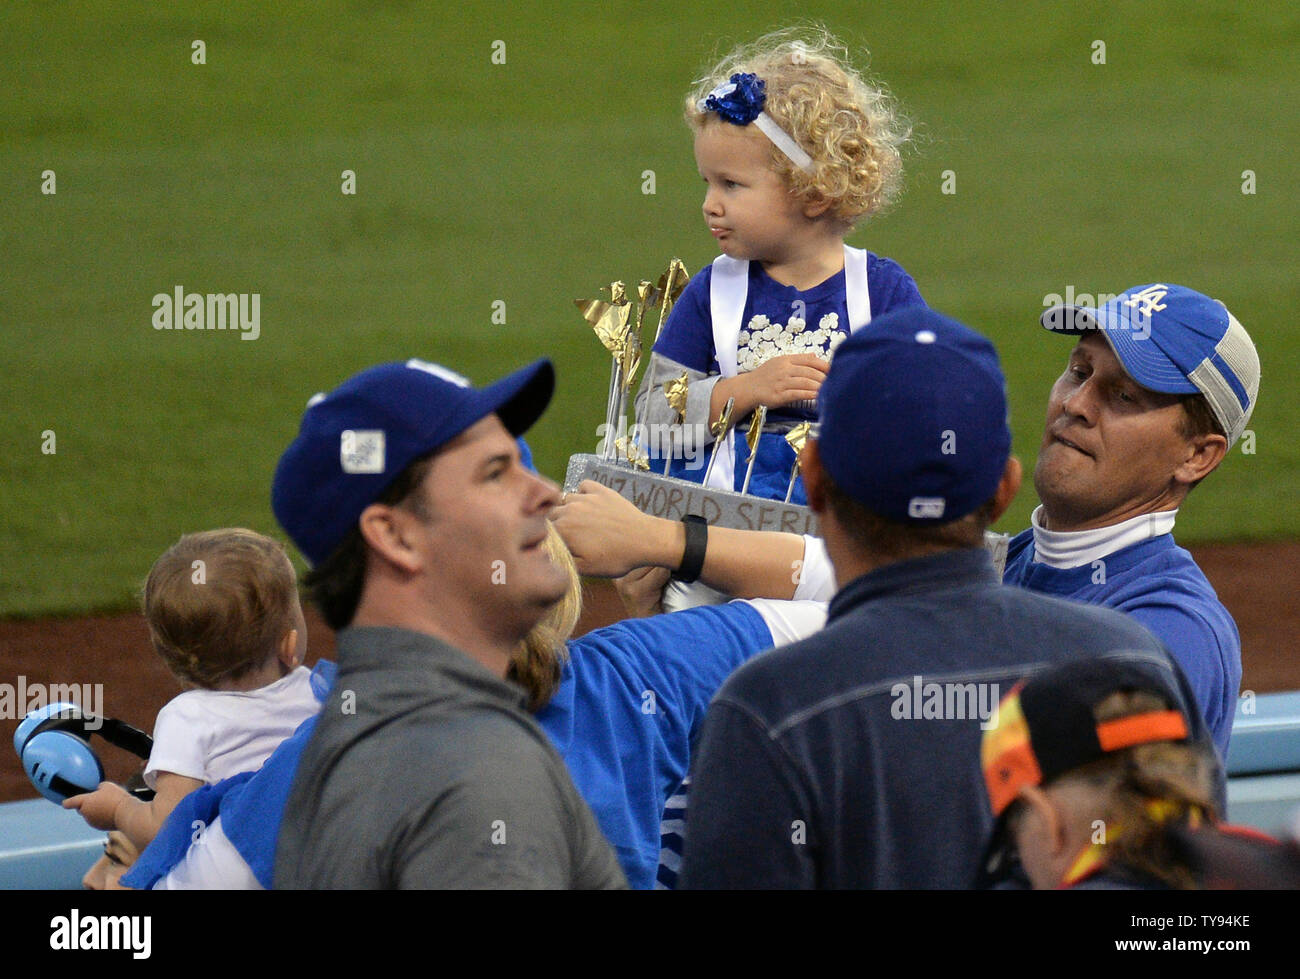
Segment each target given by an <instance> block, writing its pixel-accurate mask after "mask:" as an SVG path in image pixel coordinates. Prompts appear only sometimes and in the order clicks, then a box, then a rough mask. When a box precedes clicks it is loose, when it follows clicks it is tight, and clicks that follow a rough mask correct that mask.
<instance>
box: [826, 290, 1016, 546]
mask: <svg viewBox="0 0 1300 979" xmlns="http://www.w3.org/2000/svg"><path fill="white" fill-rule="evenodd" d="M818 411H819V414H820V417H821V431H820V435H819V436H818V442H817V445H818V450H819V452H820V455H821V459H822V463H823V465H824V466H825V469H826V471H827V473H829V474H830V476H831V478H832V479H833V480H834V481H835V484H836V485H837V486H838V487H839V488H840V489H841V490H842V491H843V492H844V493H845V494H846V495H848V496H849V497H850V498H851V499H853V500H856V501H857V502H859V503H861V504H862V505H863V506H865V507H866V508H867V509H868V510H871V511H872V512H873V513H876V514H878V515H879V516H882V517H885V518H887V519H890V520H895V521H898V522H900V523H911V524H922V525H924V524H941V523H947V522H949V521H952V520H958V519H960V518H962V517H964V516H966V514H968V513H971V512H972V511H974V510H976V509H977V508H979V507H980V506H981V505H983V504H984V503H985V502H987V501H988V500H989V499H991V498H992V497H993V494H994V492H995V491H996V490H997V487H998V483H999V482H1000V481H1001V479H1002V473H1003V470H1004V469H1005V467H1006V462H1007V457H1008V456H1009V455H1010V454H1011V428H1010V426H1009V425H1008V424H1007V396H1006V379H1005V378H1004V377H1003V375H1002V368H1001V366H1000V365H999V363H998V355H997V351H996V350H994V348H993V344H992V343H990V342H989V341H988V340H987V339H985V338H984V337H982V336H980V335H979V334H978V333H976V332H975V331H974V330H972V329H970V328H969V327H967V326H964V325H962V324H961V323H959V322H957V321H956V320H954V319H952V318H950V317H948V316H944V315H943V314H941V313H936V312H935V311H934V310H931V309H928V308H926V307H925V306H906V307H903V308H902V309H898V310H894V311H893V312H890V313H886V314H885V315H884V316H881V317H878V318H876V319H873V320H872V321H871V322H870V323H869V324H868V325H867V326H866V327H864V328H863V329H861V330H859V331H858V332H857V333H854V334H853V335H852V336H851V337H850V338H849V339H848V340H846V341H845V342H844V343H842V344H840V346H839V347H838V348H837V349H836V351H835V357H834V359H833V360H832V361H831V367H830V371H829V373H828V374H827V375H826V380H825V381H824V382H823V383H822V386H821V390H820V392H819V393H818Z"/></svg>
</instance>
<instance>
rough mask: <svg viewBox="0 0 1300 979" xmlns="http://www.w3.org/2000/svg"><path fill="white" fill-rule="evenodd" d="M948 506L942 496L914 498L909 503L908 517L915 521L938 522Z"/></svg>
mask: <svg viewBox="0 0 1300 979" xmlns="http://www.w3.org/2000/svg"><path fill="white" fill-rule="evenodd" d="M946 505H947V503H946V501H945V500H944V498H943V497H942V496H914V497H912V498H911V499H910V500H908V501H907V515H908V516H909V517H911V518H912V519H913V520H937V519H938V518H939V517H942V516H943V511H944V507H945V506H946Z"/></svg>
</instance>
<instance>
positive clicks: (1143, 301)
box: [1124, 282, 1169, 317]
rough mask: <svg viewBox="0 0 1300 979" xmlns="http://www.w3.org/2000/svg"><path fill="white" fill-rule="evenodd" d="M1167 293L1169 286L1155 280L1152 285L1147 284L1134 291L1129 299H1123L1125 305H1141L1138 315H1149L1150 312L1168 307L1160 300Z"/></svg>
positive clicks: (1156, 311)
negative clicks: (1138, 290)
mask: <svg viewBox="0 0 1300 979" xmlns="http://www.w3.org/2000/svg"><path fill="white" fill-rule="evenodd" d="M1167 295H1169V287H1168V286H1167V285H1162V284H1161V283H1159V282H1157V283H1156V284H1155V285H1153V286H1147V287H1146V288H1145V289H1143V290H1142V291H1141V292H1135V293H1134V294H1133V296H1132V297H1131V298H1129V299H1125V300H1124V305H1125V306H1141V309H1139V310H1138V311H1137V312H1138V316H1143V317H1146V316H1150V315H1151V314H1152V313H1158V312H1160V311H1161V310H1163V309H1167V308H1168V307H1167V306H1166V305H1164V304H1163V303H1162V302H1161V300H1163V299H1164V298H1165V296H1167Z"/></svg>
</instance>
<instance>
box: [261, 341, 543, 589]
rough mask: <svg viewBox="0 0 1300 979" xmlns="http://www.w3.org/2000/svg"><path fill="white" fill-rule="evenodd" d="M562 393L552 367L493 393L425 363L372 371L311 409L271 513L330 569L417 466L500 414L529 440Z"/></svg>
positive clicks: (520, 375)
mask: <svg viewBox="0 0 1300 979" xmlns="http://www.w3.org/2000/svg"><path fill="white" fill-rule="evenodd" d="M554 390H555V369H554V368H553V367H552V366H551V362H550V361H549V360H539V361H537V362H536V363H533V364H530V365H529V366H527V367H524V368H521V369H520V370H517V371H515V372H514V373H513V374H510V375H509V376H508V377H504V378H502V379H501V380H499V381H497V382H496V383H494V384H491V385H489V386H488V387H485V388H475V387H473V386H472V385H471V384H470V382H469V381H468V380H466V379H465V378H464V377H462V376H461V375H460V374H457V373H456V372H455V371H451V370H448V369H447V368H446V367H443V366H441V365H440V364H433V363H430V362H428V361H425V360H418V359H415V358H412V359H411V360H407V361H394V362H392V363H387V364H380V365H378V366H377V367H371V368H369V369H368V370H364V371H362V372H361V373H359V374H355V375H353V376H352V377H350V378H349V379H348V380H346V381H344V382H343V383H342V384H341V385H339V386H338V387H337V388H335V389H334V390H333V391H331V392H329V393H328V394H317V395H316V396H314V397H313V398H312V399H311V400H310V401H309V402H307V411H306V413H305V414H304V415H303V417H302V425H301V426H300V428H299V430H298V436H297V438H295V439H294V440H293V442H292V443H291V444H290V445H289V447H288V448H287V449H286V450H285V451H284V455H282V456H281V457H280V462H279V465H278V466H276V470H275V479H274V480H273V481H272V484H271V509H272V510H274V511H275V516H276V519H277V520H279V521H280V525H281V526H282V527H283V528H284V529H285V531H286V532H287V533H288V534H289V536H290V537H291V538H292V539H293V542H294V543H295V544H297V545H298V549H299V550H300V551H302V553H303V554H304V555H305V556H306V557H307V559H308V560H309V561H311V562H312V564H320V563H321V562H322V561H324V560H325V559H326V558H328V557H329V556H330V555H331V554H332V553H333V552H334V550H335V549H336V548H337V547H338V546H339V545H340V544H342V543H343V541H344V540H345V539H346V538H347V535H348V533H349V531H351V530H352V528H353V527H355V526H356V525H357V521H358V520H359V519H360V517H361V512H362V511H363V510H364V509H365V508H366V507H368V506H369V505H370V504H371V503H373V502H374V501H375V500H377V499H378V498H379V497H380V496H381V495H382V494H383V492H384V490H386V489H388V487H389V486H391V485H392V483H393V481H394V480H396V479H397V477H398V475H400V474H401V472H402V470H404V469H405V468H406V467H407V466H409V465H410V464H411V463H412V462H413V461H415V460H416V459H418V458H419V457H420V456H423V455H427V454H428V453H430V452H433V451H434V450H435V449H438V448H441V447H442V446H443V445H445V444H446V443H448V442H450V441H451V440H452V439H454V438H455V437H456V436H457V435H460V434H461V432H463V431H465V430H466V429H467V428H469V427H470V426H471V425H473V424H474V423H475V422H477V421H479V420H480V419H482V418H486V417H487V416H488V415H490V414H493V413H495V414H496V415H497V416H498V417H499V418H500V419H501V423H502V424H503V425H504V426H505V428H506V430H507V431H509V432H510V434H511V435H515V436H518V435H521V434H523V433H524V432H525V431H527V430H528V429H529V428H530V427H531V426H532V424H533V423H534V422H535V421H537V419H538V418H540V417H541V416H542V412H543V411H545V410H546V406H547V404H549V403H550V400H551V394H552V393H553V392H554Z"/></svg>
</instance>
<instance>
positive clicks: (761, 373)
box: [736, 354, 830, 417]
mask: <svg viewBox="0 0 1300 979" xmlns="http://www.w3.org/2000/svg"><path fill="white" fill-rule="evenodd" d="M829 366H830V365H828V364H827V363H826V361H824V360H822V359H821V358H820V357H818V356H817V355H816V354H787V355H786V356H784V357H773V358H772V359H771V360H769V361H767V362H766V363H764V364H763V365H762V366H760V367H757V368H755V369H754V370H752V371H749V372H747V373H745V374H740V375H737V377H736V380H737V381H739V382H740V383H741V384H742V385H743V387H744V389H745V390H746V392H747V393H748V395H749V397H748V399H746V400H749V401H751V402H752V405H751V406H750V410H751V411H752V410H753V409H754V408H757V407H758V406H759V405H767V406H768V407H769V408H781V407H783V406H785V405H788V404H793V403H794V402H796V401H811V400H813V399H814V398H816V397H817V391H818V389H819V388H820V387H821V386H822V381H824V380H826V371H827V369H828V367H829ZM737 400H739V399H737ZM748 413H749V412H745V414H748ZM737 417H743V416H741V415H739V414H738V415H737Z"/></svg>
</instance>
